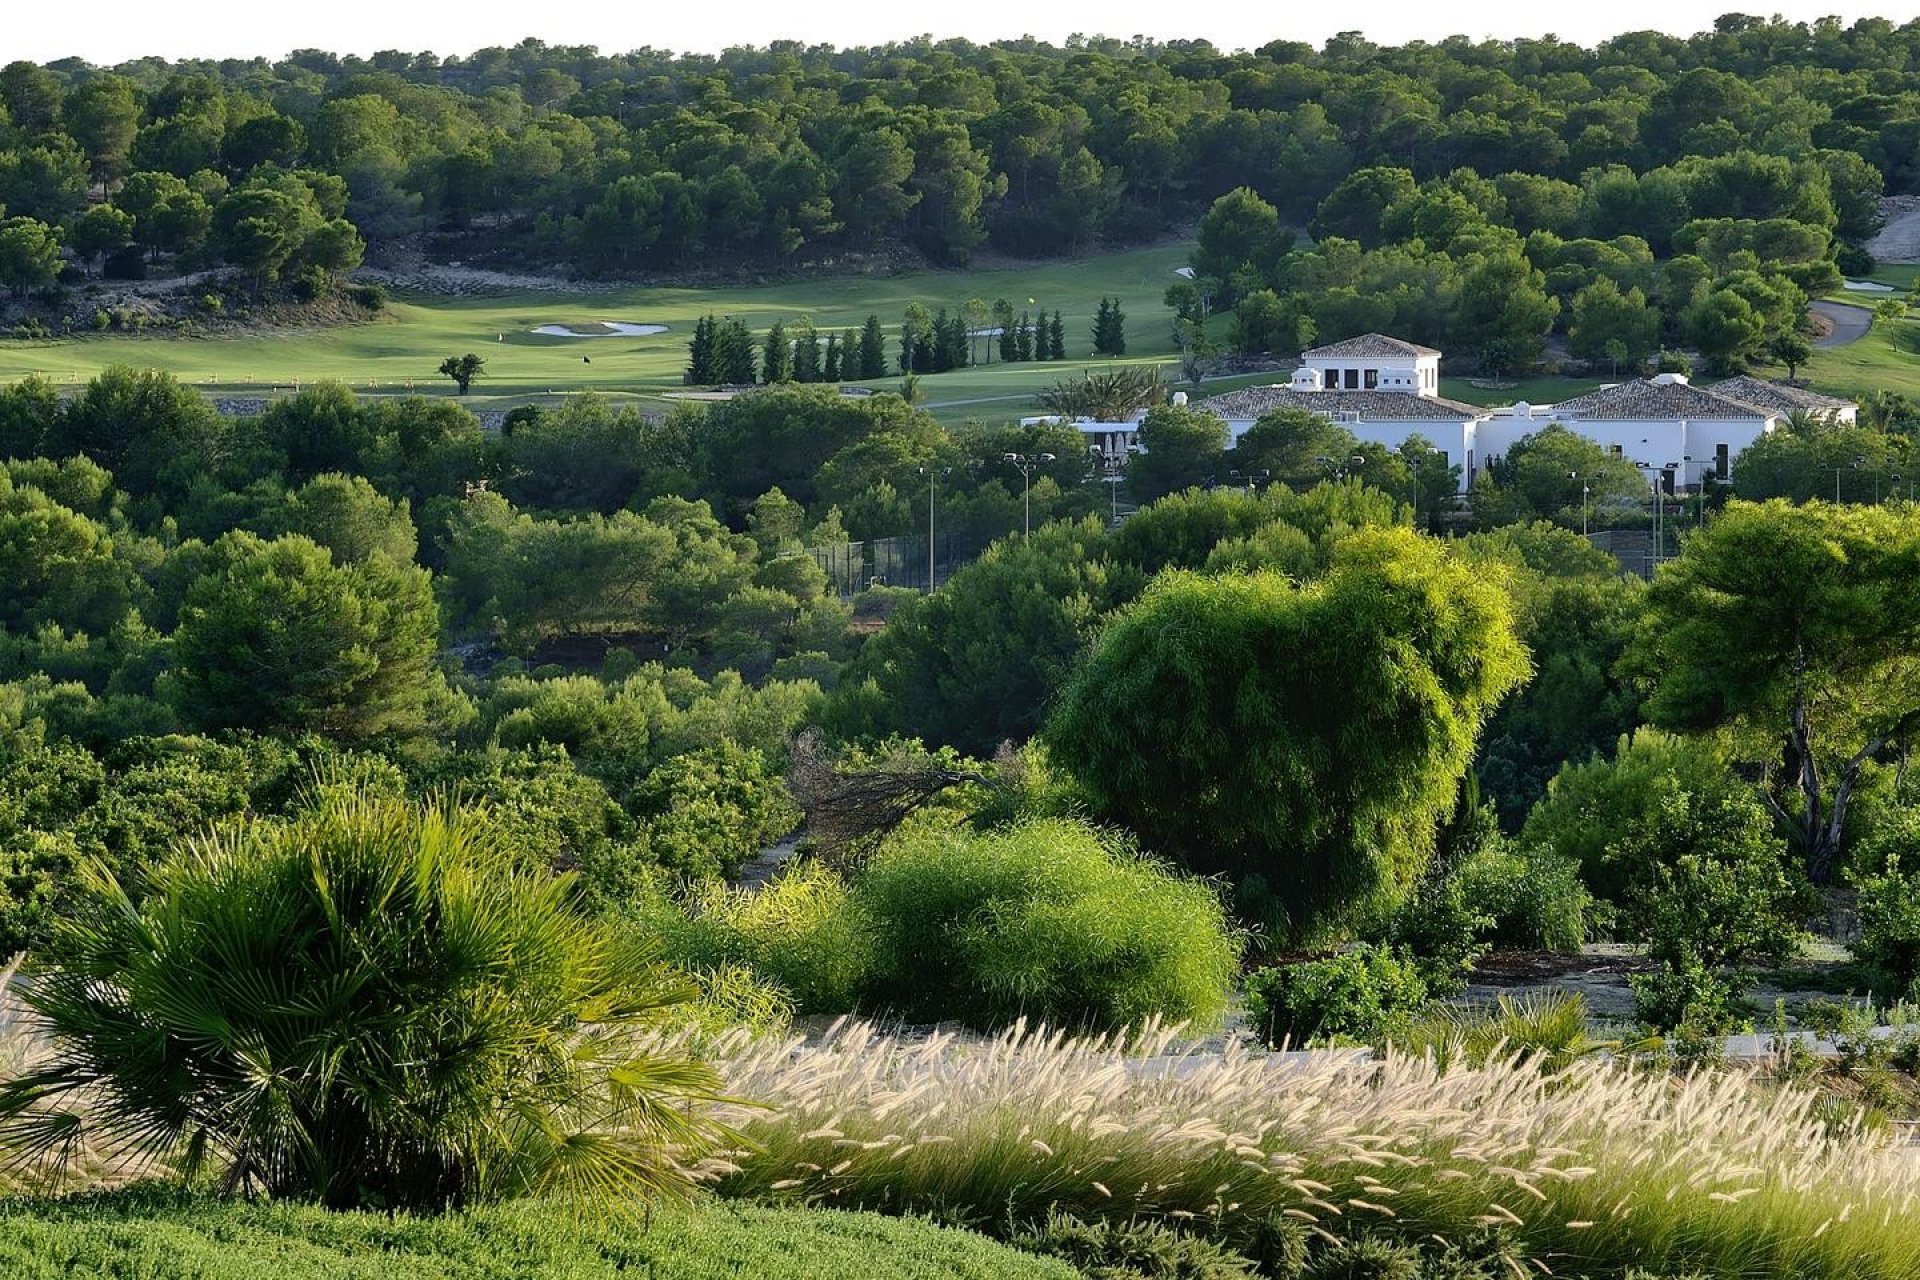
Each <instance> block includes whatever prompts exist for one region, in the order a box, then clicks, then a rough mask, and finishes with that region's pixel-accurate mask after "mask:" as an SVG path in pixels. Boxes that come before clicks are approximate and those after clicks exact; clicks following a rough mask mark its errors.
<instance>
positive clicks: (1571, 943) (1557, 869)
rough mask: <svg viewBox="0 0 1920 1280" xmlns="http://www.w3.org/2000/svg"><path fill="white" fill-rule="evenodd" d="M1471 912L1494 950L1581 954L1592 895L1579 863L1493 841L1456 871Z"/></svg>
mask: <svg viewBox="0 0 1920 1280" xmlns="http://www.w3.org/2000/svg"><path fill="white" fill-rule="evenodd" d="M1453 876H1454V879H1455V880H1456V881H1457V882H1458V883H1459V885H1460V893H1461V896H1462V898H1463V899H1464V901H1465V903H1466V907H1467V910H1468V911H1470V912H1472V913H1473V914H1474V915H1475V916H1478V917H1479V918H1481V919H1483V920H1485V921H1487V924H1486V925H1485V926H1484V927H1482V928H1481V929H1480V930H1479V932H1478V935H1477V936H1478V937H1479V938H1480V940H1481V941H1483V942H1486V943H1489V944H1491V945H1492V946H1495V947H1524V948H1537V949H1540V950H1543V951H1578V950H1579V949H1580V948H1581V946H1582V945H1583V944H1584V943H1585V942H1586V940H1587V916H1588V913H1589V912H1590V910H1591V909H1592V906H1593V895H1592V894H1590V893H1588V892H1587V889H1586V886H1585V885H1583V884H1581V883H1580V868H1579V864H1577V863H1575V862H1574V861H1573V860H1572V859H1570V858H1561V857H1558V856H1556V855H1555V854H1554V853H1553V851H1552V850H1550V849H1546V848H1540V847H1521V848H1515V847H1513V846H1511V845H1509V844H1507V843H1506V842H1505V841H1491V842H1489V843H1487V844H1486V845H1483V846H1482V847H1481V848H1479V849H1478V850H1476V851H1475V852H1474V853H1473V855H1472V856H1470V857H1468V858H1467V859H1465V860H1464V861H1462V862H1461V863H1460V865H1459V866H1458V867H1456V868H1455V869H1454V872H1453Z"/></svg>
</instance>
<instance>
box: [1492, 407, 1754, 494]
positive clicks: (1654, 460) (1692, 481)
mask: <svg viewBox="0 0 1920 1280" xmlns="http://www.w3.org/2000/svg"><path fill="white" fill-rule="evenodd" d="M1519 407H1520V406H1516V408H1519ZM1556 420H1559V419H1556V418H1555V416H1554V414H1553V410H1552V407H1551V406H1548V405H1539V406H1534V407H1532V409H1531V410H1530V412H1529V413H1527V414H1521V413H1511V414H1509V413H1500V414H1496V415H1495V416H1494V417H1492V418H1490V419H1488V420H1487V421H1486V422H1485V423H1483V424H1481V427H1480V433H1479V434H1480V440H1479V447H1480V449H1481V451H1482V453H1483V454H1484V457H1483V458H1481V459H1480V460H1481V461H1485V460H1486V459H1487V458H1500V457H1505V456H1506V454H1507V451H1508V450H1510V449H1512V448H1513V446H1514V445H1515V444H1516V443H1517V442H1519V441H1520V440H1521V439H1523V438H1525V437H1526V436H1529V435H1532V434H1533V433H1534V432H1536V431H1539V430H1541V429H1542V428H1544V427H1546V426H1547V424H1548V423H1550V422H1554V421H1556ZM1560 421H1564V423H1565V425H1566V427H1567V429H1568V430H1570V431H1572V432H1574V433H1575V434H1577V435H1582V436H1585V437H1586V438H1587V439H1589V440H1591V441H1593V442H1594V443H1595V444H1597V445H1599V446H1600V447H1601V448H1603V449H1607V450H1609V451H1613V450H1614V449H1615V448H1616V446H1617V448H1618V451H1619V453H1620V454H1621V455H1622V456H1623V457H1625V458H1627V459H1628V460H1629V461H1630V462H1632V463H1633V464H1634V465H1635V466H1639V467H1651V468H1653V469H1655V470H1661V469H1664V468H1665V467H1666V466H1667V464H1669V463H1674V464H1678V465H1676V466H1675V467H1674V483H1675V484H1676V485H1679V486H1680V487H1682V488H1691V487H1693V486H1694V485H1697V484H1699V483H1700V481H1701V478H1702V477H1703V476H1710V475H1712V474H1713V472H1714V462H1715V456H1716V450H1717V448H1718V446H1720V445H1723V444H1724V445H1726V446H1727V470H1728V474H1729V475H1731V474H1732V471H1733V461H1734V459H1736V458H1738V457H1739V456H1740V451H1741V450H1742V449H1744V448H1746V447H1747V446H1748V445H1750V444H1752V443H1753V442H1754V441H1755V440H1758V439H1759V438H1760V437H1761V436H1763V435H1765V434H1766V433H1767V432H1768V430H1769V429H1770V428H1771V424H1772V422H1773V420H1772V419H1766V418H1758V417H1755V418H1689V419H1685V420H1683V421H1669V422H1648V421H1619V420H1606V419H1597V418H1580V419H1564V420H1560ZM1688 457H1691V458H1692V459H1693V460H1692V462H1690V463H1689V462H1686V461H1685V460H1686V459H1687V458H1688Z"/></svg>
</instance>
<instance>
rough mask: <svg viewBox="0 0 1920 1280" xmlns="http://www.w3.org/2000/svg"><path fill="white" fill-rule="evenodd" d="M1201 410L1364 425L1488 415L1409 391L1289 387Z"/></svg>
mask: <svg viewBox="0 0 1920 1280" xmlns="http://www.w3.org/2000/svg"><path fill="white" fill-rule="evenodd" d="M1199 407H1200V408H1202V409H1206V410H1208V411H1209V412H1211V413H1213V414H1215V415H1217V416H1218V417H1222V418H1225V419H1227V420H1228V421H1230V422H1239V421H1243V420H1247V419H1253V418H1258V417H1260V416H1261V415H1262V414H1267V413H1271V412H1273V411H1274V410H1275V409H1305V410H1307V411H1308V412H1309V413H1321V414H1326V415H1328V416H1330V417H1331V416H1334V415H1337V414H1342V413H1351V414H1355V415H1357V416H1358V417H1359V419H1360V421H1362V422H1434V421H1441V422H1469V421H1472V420H1473V419H1475V418H1484V417H1486V416H1487V415H1488V410H1486V409H1483V408H1481V407H1480V406H1479V405H1473V404H1462V403H1460V402H1459V401H1458V400H1446V399H1443V398H1441V397H1439V396H1416V395H1413V394H1411V393H1409V392H1405V391H1296V390H1294V389H1293V388H1292V387H1288V386H1275V387H1246V388H1244V389H1242V390H1239V391H1229V392H1228V393H1226V394H1225V395H1220V396H1214V397H1213V398H1212V399H1210V400H1202V401H1201V402H1200V405H1199ZM1337 420H1338V419H1337V418H1336V421H1337Z"/></svg>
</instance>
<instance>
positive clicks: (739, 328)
mask: <svg viewBox="0 0 1920 1280" xmlns="http://www.w3.org/2000/svg"><path fill="white" fill-rule="evenodd" d="M753 366H754V359H753V335H752V334H751V333H749V332H748V331H747V326H746V322H745V321H742V320H736V319H734V318H733V317H732V316H729V317H727V319H726V320H725V322H723V323H722V324H721V326H720V329H719V334H718V337H717V338H716V339H715V342H714V368H713V372H714V375H715V376H714V381H715V382H716V383H725V384H726V385H728V386H733V387H750V386H752V385H753V384H754V383H755V382H756V381H758V379H757V378H756V377H755V376H754V371H753Z"/></svg>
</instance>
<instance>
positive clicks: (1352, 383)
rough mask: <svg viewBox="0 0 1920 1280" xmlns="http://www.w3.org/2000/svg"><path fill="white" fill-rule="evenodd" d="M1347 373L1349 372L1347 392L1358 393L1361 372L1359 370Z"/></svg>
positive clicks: (1349, 370)
mask: <svg viewBox="0 0 1920 1280" xmlns="http://www.w3.org/2000/svg"><path fill="white" fill-rule="evenodd" d="M1346 372H1347V383H1346V386H1347V390H1349V391H1358V390H1359V389H1360V371H1359V370H1358V369H1348V370H1347V371H1346Z"/></svg>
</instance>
